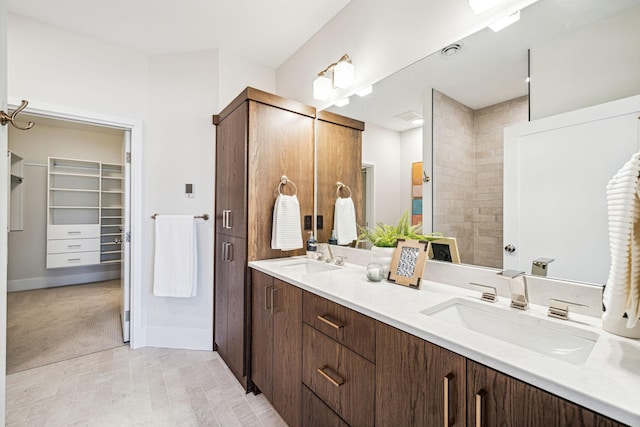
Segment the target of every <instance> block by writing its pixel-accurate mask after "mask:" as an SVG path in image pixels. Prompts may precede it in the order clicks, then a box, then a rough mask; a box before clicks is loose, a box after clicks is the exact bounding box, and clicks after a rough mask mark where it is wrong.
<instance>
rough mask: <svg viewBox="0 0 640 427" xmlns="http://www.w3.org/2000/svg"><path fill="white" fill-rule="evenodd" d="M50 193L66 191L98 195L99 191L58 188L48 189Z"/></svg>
mask: <svg viewBox="0 0 640 427" xmlns="http://www.w3.org/2000/svg"><path fill="white" fill-rule="evenodd" d="M49 190H50V191H68V192H71V193H99V192H100V190H87V189H83V188H60V187H49Z"/></svg>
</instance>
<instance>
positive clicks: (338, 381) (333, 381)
mask: <svg viewBox="0 0 640 427" xmlns="http://www.w3.org/2000/svg"><path fill="white" fill-rule="evenodd" d="M325 369H327V370H328V369H329V368H327V367H324V368H318V373H320V375H322V376H323V377H325V378H326V379H327V380H329V382H330V383H331V384H333V385H334V386H336V387H340V386H341V385H342V384H344V380H343V379H342V378H340V377H339V376H338V375H335V374H334V376H335V377H337V378H338V379H335V378H333V377H332V376H331V375H329V374H328V373H326V372H325Z"/></svg>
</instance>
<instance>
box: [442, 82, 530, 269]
mask: <svg viewBox="0 0 640 427" xmlns="http://www.w3.org/2000/svg"><path fill="white" fill-rule="evenodd" d="M527 117H528V99H527V97H526V96H525V97H521V98H516V99H513V100H510V101H505V102H502V103H500V104H496V105H492V106H489V107H485V108H482V109H479V110H475V111H474V110H472V109H471V108H469V107H467V106H465V105H463V104H461V103H459V102H458V101H456V100H454V99H452V98H450V97H448V96H446V95H444V94H443V93H440V92H438V91H434V93H433V163H434V165H433V170H434V172H433V175H434V181H433V185H434V187H433V191H434V193H433V194H434V196H433V208H434V226H433V229H434V231H441V232H442V233H443V234H445V235H446V236H453V237H455V238H456V240H457V243H458V250H459V251H460V258H461V261H462V262H463V263H469V264H475V265H482V266H487V267H494V268H501V267H502V226H503V222H502V218H503V215H502V187H503V184H502V177H503V130H504V128H505V127H506V126H511V125H513V124H515V123H519V122H524V121H526V120H527Z"/></svg>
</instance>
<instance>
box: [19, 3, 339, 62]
mask: <svg viewBox="0 0 640 427" xmlns="http://www.w3.org/2000/svg"><path fill="white" fill-rule="evenodd" d="M349 1H350V0H322V1H306V0H269V1H264V0H133V1H132V0H106V1H98V0H9V1H8V5H9V12H12V13H15V14H17V15H22V16H25V17H27V18H31V19H34V20H36V21H39V22H42V23H45V24H49V25H52V26H55V27H59V28H63V29H67V30H70V31H73V32H76V33H80V34H84V35H86V36H89V37H93V38H96V39H99V40H103V41H107V42H110V43H114V44H117V45H120V46H123V47H127V48H130V49H133V50H137V51H140V52H145V53H148V54H152V55H162V54H173V53H181V52H194V51H199V50H207V49H223V50H226V51H229V52H232V53H235V54H236V55H238V56H241V57H244V58H246V59H249V60H252V61H255V62H258V63H260V64H263V65H266V66H269V67H272V68H277V67H279V66H280V65H281V64H282V63H283V62H284V61H285V60H286V59H287V58H289V57H290V56H291V55H292V54H293V53H294V52H295V51H296V50H298V49H299V48H300V47H301V46H302V45H303V44H304V43H305V42H306V41H307V40H309V38H311V36H312V35H313V34H315V33H316V32H318V31H319V30H320V29H321V28H322V27H323V26H324V25H325V24H326V23H327V22H329V21H330V20H331V18H333V16H335V15H336V14H337V13H338V12H340V10H342V8H344V7H345V6H346V5H347V4H348V3H349Z"/></svg>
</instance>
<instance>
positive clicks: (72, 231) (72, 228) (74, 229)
mask: <svg viewBox="0 0 640 427" xmlns="http://www.w3.org/2000/svg"><path fill="white" fill-rule="evenodd" d="M93 237H100V226H99V225H97V224H75V225H49V227H48V228H47V239H49V240H54V239H88V238H93Z"/></svg>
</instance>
